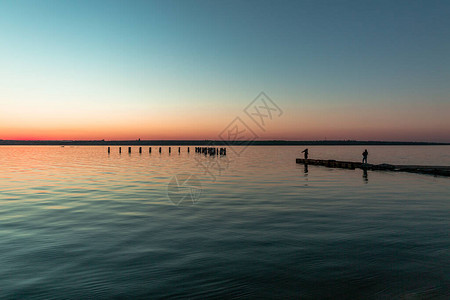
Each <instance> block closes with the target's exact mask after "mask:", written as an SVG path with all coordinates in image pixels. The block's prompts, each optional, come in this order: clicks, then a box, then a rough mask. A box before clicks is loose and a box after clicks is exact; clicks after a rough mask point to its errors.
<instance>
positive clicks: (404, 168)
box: [296, 158, 450, 176]
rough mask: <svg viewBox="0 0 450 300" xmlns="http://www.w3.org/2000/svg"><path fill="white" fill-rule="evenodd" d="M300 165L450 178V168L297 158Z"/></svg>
mask: <svg viewBox="0 0 450 300" xmlns="http://www.w3.org/2000/svg"><path fill="white" fill-rule="evenodd" d="M296 162H297V163H298V164H306V165H316V166H325V167H329V168H341V169H351V170H354V169H355V168H359V169H363V170H371V171H375V170H376V171H393V172H409V173H419V174H429V175H439V176H450V166H420V165H390V164H378V165H376V164H363V163H360V162H353V161H338V160H332V159H328V160H327V159H303V158H297V159H296Z"/></svg>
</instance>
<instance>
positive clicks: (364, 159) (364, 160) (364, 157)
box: [362, 149, 369, 164]
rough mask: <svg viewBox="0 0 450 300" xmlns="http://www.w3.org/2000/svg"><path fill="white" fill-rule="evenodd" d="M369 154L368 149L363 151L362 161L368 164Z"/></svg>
mask: <svg viewBox="0 0 450 300" xmlns="http://www.w3.org/2000/svg"><path fill="white" fill-rule="evenodd" d="M368 155H369V152H368V151H367V149H366V150H364V152H363V153H362V156H363V160H362V163H363V164H367V156H368Z"/></svg>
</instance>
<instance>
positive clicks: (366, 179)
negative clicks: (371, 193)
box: [363, 169, 369, 183]
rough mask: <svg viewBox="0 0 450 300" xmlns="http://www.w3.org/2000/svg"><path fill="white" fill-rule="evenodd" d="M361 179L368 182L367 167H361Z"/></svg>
mask: <svg viewBox="0 0 450 300" xmlns="http://www.w3.org/2000/svg"><path fill="white" fill-rule="evenodd" d="M363 180H364V183H369V177H368V176H367V169H363Z"/></svg>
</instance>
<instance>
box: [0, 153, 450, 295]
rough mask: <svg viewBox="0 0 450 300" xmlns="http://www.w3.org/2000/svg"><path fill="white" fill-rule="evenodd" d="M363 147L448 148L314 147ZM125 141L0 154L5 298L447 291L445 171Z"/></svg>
mask: <svg viewBox="0 0 450 300" xmlns="http://www.w3.org/2000/svg"><path fill="white" fill-rule="evenodd" d="M364 148H368V150H369V163H381V162H387V163H398V164H429V165H450V151H449V150H450V147H449V146H432V147H429V146H401V147H400V146H378V147H373V146H370V147H360V146H348V147H334V146H333V147H330V146H327V147H321V146H316V147H309V149H310V157H311V158H326V159H328V158H330V159H331V158H333V159H342V160H359V159H360V158H361V152H362V151H363V150H364ZM126 150H127V149H126V147H122V154H121V155H119V153H118V149H117V147H112V149H111V154H110V155H108V154H107V151H106V148H105V147H34V146H33V147H6V146H4V147H0V166H1V173H0V266H1V268H0V298H2V299H4V298H37V299H44V298H45V299H48V298H72V299H74V298H111V297H128V298H136V297H151V298H167V297H172V298H177V297H179V298H185V297H190V298H204V297H219V298H224V297H236V298H248V297H252V298H274V297H278V298H280V297H281V298H299V297H300V298H337V297H338V298H343V297H345V298H364V299H370V298H386V297H395V298H398V297H401V298H413V299H414V298H442V299H445V298H448V297H450V253H449V249H450V237H449V232H450V230H449V229H450V213H449V212H450V197H449V195H450V179H449V178H444V177H433V176H428V175H420V174H409V173H391V172H381V171H374V172H370V171H369V172H367V174H364V173H363V171H362V170H344V169H329V168H326V167H320V166H309V167H308V169H307V170H306V169H305V167H304V166H303V165H297V164H296V163H295V158H296V157H301V156H300V154H299V152H300V151H301V150H303V147H249V148H247V149H245V150H244V151H243V152H242V155H241V156H240V157H237V156H236V155H234V154H233V151H232V149H230V148H229V149H228V155H227V157H226V158H224V157H222V158H216V157H214V158H213V157H205V156H203V155H201V154H196V153H194V151H193V150H194V149H193V147H191V152H190V153H189V154H188V153H186V148H185V147H182V152H181V154H178V152H177V150H178V148H177V147H172V153H171V155H169V154H168V153H167V152H168V151H167V147H163V151H162V152H163V153H162V154H159V153H158V152H157V148H156V147H153V149H152V150H153V151H152V153H151V154H149V153H148V147H144V149H143V153H142V154H139V153H138V151H137V147H133V152H132V153H131V155H129V154H128V153H126V152H127V151H126ZM238 150H242V149H238ZM217 163H219V165H220V167H221V168H222V170H221V171H220V174H219V172H218V171H217V167H218V164H217ZM205 168H206V171H207V172H204V171H205ZM177 174H178V175H179V176H178V177H176V178H178V179H179V180H180V183H182V180H183V178H185V177H183V174H186V176H189V175H190V174H194V175H195V177H191V178H193V179H196V180H197V181H195V180H191V181H188V183H189V184H190V185H193V188H192V189H189V188H183V189H181V190H180V191H179V192H178V193H177V192H176V191H177V190H176V189H173V188H174V187H176V186H175V185H173V184H174V183H176V181H171V180H173V179H174V178H175V177H173V176H175V175H177ZM213 176H214V177H213ZM170 182H172V183H170ZM168 185H169V192H168ZM191 191H193V192H194V194H193V197H192V198H191V197H190V196H191V194H190V192H191ZM180 193H181V195H187V197H186V198H184V200H183V201H182V202H181V203H179V205H175V204H174V203H178V202H177V201H178V200H179V199H183V198H179V197H178V196H179V194H180ZM184 193H187V194H184ZM177 197H178V198H177ZM192 201H194V202H195V204H193V203H192Z"/></svg>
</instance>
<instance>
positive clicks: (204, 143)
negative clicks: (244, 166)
mask: <svg viewBox="0 0 450 300" xmlns="http://www.w3.org/2000/svg"><path fill="white" fill-rule="evenodd" d="M158 145H161V146H176V145H179V146H194V145H196V146H207V145H215V146H442V145H450V143H437V142H388V141H283V140H266V141H222V140H142V141H139V140H133V141H130V140H128V141H104V140H101V141H98V140H94V141H64V140H61V141H59V140H55V141H19V140H0V146H158Z"/></svg>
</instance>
